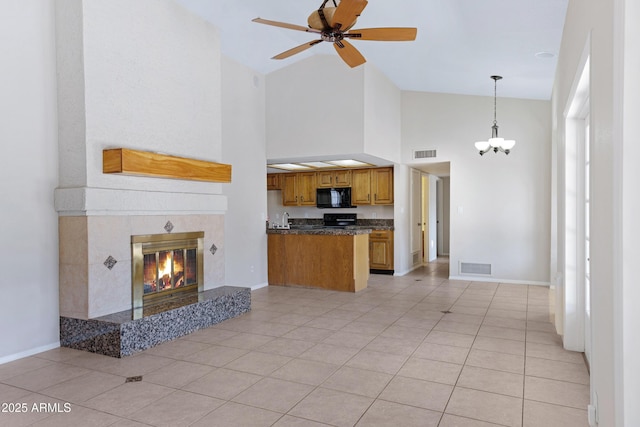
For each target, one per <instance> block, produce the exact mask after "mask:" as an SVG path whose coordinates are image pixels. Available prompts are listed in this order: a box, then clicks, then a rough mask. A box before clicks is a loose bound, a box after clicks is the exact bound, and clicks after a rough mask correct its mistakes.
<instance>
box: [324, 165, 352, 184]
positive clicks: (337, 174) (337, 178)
mask: <svg viewBox="0 0 640 427" xmlns="http://www.w3.org/2000/svg"><path fill="white" fill-rule="evenodd" d="M333 187H351V170H350V169H346V170H330V171H320V172H318V188H333Z"/></svg>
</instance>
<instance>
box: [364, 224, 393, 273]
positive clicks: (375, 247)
mask: <svg viewBox="0 0 640 427" xmlns="http://www.w3.org/2000/svg"><path fill="white" fill-rule="evenodd" d="M369 268H370V269H372V270H393V231H391V230H373V231H372V232H371V234H370V235H369Z"/></svg>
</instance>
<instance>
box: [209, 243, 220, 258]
mask: <svg viewBox="0 0 640 427" xmlns="http://www.w3.org/2000/svg"><path fill="white" fill-rule="evenodd" d="M217 250H218V247H217V246H216V245H215V243H214V244H213V245H211V247H210V248H209V252H211V255H215V254H216V251H217Z"/></svg>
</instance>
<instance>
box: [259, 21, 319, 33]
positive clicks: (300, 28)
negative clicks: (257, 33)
mask: <svg viewBox="0 0 640 427" xmlns="http://www.w3.org/2000/svg"><path fill="white" fill-rule="evenodd" d="M251 21H252V22H257V23H258V24H265V25H273V26H274V27H281V28H288V29H290V30H297V31H306V32H307V33H319V31H317V30H314V29H313V28H309V27H303V26H302V25H295V24H287V23H286V22H278V21H270V20H268V19H262V18H255V19H252V20H251Z"/></svg>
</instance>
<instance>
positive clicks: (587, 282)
mask: <svg viewBox="0 0 640 427" xmlns="http://www.w3.org/2000/svg"><path fill="white" fill-rule="evenodd" d="M589 161H590V154H589V116H588V115H587V117H586V118H585V130H584V254H583V257H584V258H583V259H584V355H585V357H586V358H587V361H588V362H589V364H591V273H590V271H591V267H590V266H591V258H590V245H589V229H590V219H589V218H590V217H591V216H590V214H589V207H590V193H589V191H590V188H591V186H590V185H589V170H590V165H589Z"/></svg>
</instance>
